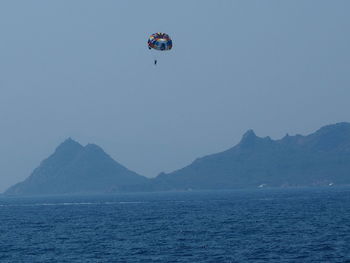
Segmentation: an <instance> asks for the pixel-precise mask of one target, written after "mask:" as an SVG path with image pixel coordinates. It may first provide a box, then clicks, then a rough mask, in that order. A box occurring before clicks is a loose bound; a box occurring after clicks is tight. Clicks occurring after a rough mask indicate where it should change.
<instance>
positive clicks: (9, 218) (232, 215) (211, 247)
mask: <svg viewBox="0 0 350 263" xmlns="http://www.w3.org/2000/svg"><path fill="white" fill-rule="evenodd" d="M0 262H2V263H3V262H11V263H16V262H70V263H71V262H84V263H86V262H350V188H333V187H329V188H317V189H316V188H312V189H285V190H268V189H262V190H254V191H215V192H209V191H208V192H195V191H193V192H176V193H175V192H172V193H148V194H118V195H105V196H73V197H72V196H70V197H69V196H63V197H62V196H61V197H40V198H38V197H36V198H34V197H26V198H15V197H12V198H9V197H1V198H0Z"/></svg>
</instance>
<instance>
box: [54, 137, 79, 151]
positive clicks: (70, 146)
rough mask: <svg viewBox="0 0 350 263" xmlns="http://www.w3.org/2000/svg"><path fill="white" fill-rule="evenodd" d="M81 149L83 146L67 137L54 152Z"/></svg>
mask: <svg viewBox="0 0 350 263" xmlns="http://www.w3.org/2000/svg"><path fill="white" fill-rule="evenodd" d="M81 149H83V146H82V145H81V144H80V143H78V142H77V141H75V140H73V139H72V138H71V137H69V138H67V139H66V140H65V141H64V142H62V143H61V144H60V145H59V146H58V147H57V148H56V152H59V151H66V150H68V151H71V150H81Z"/></svg>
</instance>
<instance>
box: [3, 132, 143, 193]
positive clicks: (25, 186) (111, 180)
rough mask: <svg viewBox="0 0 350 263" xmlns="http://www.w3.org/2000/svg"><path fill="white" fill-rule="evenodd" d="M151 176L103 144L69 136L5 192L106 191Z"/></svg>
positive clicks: (121, 187)
mask: <svg viewBox="0 0 350 263" xmlns="http://www.w3.org/2000/svg"><path fill="white" fill-rule="evenodd" d="M147 180H148V179H147V178H146V177H143V176H141V175H138V174H137V173H135V172H132V171H130V170H128V169H127V168H125V167H124V166H122V165H120V164H119V163H117V162H116V161H114V160H113V159H112V158H111V157H110V156H109V155H107V154H106V153H105V152H104V151H103V150H102V149H101V148H100V147H99V146H97V145H95V144H88V145H86V146H85V147H83V146H82V145H80V144H79V143H78V142H76V141H74V140H72V139H70V138H69V139H67V140H66V141H64V142H63V143H62V144H61V145H59V146H58V147H57V148H56V150H55V152H54V153H53V154H52V155H51V156H50V157H49V158H47V159H46V160H44V161H43V162H42V163H41V164H40V166H39V167H38V168H36V169H35V170H34V171H33V173H32V174H31V175H30V176H29V177H28V178H27V179H26V180H24V181H23V182H21V183H18V184H16V185H14V186H12V187H10V188H9V189H8V190H7V191H6V192H5V194H11V195H13V194H21V195H39V194H72V193H106V192H111V191H124V190H126V189H128V187H129V186H130V185H133V186H135V185H139V184H145V183H146V182H147Z"/></svg>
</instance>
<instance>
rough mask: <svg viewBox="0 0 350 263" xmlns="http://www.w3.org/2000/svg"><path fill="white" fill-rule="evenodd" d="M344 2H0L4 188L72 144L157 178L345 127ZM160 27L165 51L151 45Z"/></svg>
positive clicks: (0, 170)
mask: <svg viewBox="0 0 350 263" xmlns="http://www.w3.org/2000/svg"><path fill="white" fill-rule="evenodd" d="M349 9H350V3H349V1H346V0H338V1H324V0H319V1H310V0H306V1H231V0H227V1H226V0H222V1H207V0H200V1H199V0H198V1H195V0H193V1H183V0H182V1H173V2H166V1H151V2H150V1H140V0H139V1H112V0H106V1H102V2H98V1H90V0H77V1H67V0H63V1H45V0H35V1H9V0H5V1H1V3H0V32H1V41H0V72H1V74H0V120H1V136H0V145H1V146H2V147H1V148H0V156H1V157H2V158H0V174H1V180H0V190H1V191H2V190H5V189H6V188H7V187H9V186H10V185H12V184H14V183H17V182H19V181H21V180H23V179H24V178H25V177H27V176H28V175H29V174H30V172H31V171H32V170H33V169H34V168H35V167H36V166H37V165H38V164H39V163H40V161H41V160H42V159H43V158H45V157H47V156H48V155H49V154H50V153H51V152H52V151H53V149H54V148H55V147H56V146H57V145H58V144H59V143H61V142H62V141H63V140H65V139H66V138H67V137H73V138H74V139H76V140H78V141H79V142H81V143H82V144H86V143H88V142H91V143H96V144H98V145H100V146H101V147H102V148H103V149H105V150H106V152H108V153H110V154H111V155H112V157H113V158H114V159H116V160H117V161H119V162H120V163H122V164H124V165H126V166H127V167H128V168H130V169H132V170H135V171H136V172H138V173H140V174H143V175H146V176H155V175H157V174H158V173H159V172H161V171H165V172H170V171H172V170H175V169H178V168H180V167H183V166H185V165H187V164H189V163H190V162H191V161H192V160H194V159H195V158H197V157H200V156H203V155H206V154H210V153H214V152H218V151H221V150H224V149H227V148H229V147H231V146H233V145H235V144H236V143H237V142H238V141H239V140H240V138H241V136H242V134H243V133H244V132H245V131H246V130H248V129H250V128H252V129H254V130H255V132H256V133H257V135H258V136H262V137H264V136H267V135H269V136H272V138H275V139H277V138H281V137H282V136H284V135H285V134H286V133H290V134H296V133H301V134H307V133H310V132H313V131H315V130H316V129H318V128H319V127H321V126H324V125H326V124H331V123H336V122H341V121H350V119H349V114H348V112H350V104H349V102H348V98H349V96H350V94H349V89H348V87H349V84H350V79H349V76H350V74H349V68H350V67H349V63H350V57H349V51H348V47H349V46H350V43H349V38H350V36H349V34H348V29H349V26H350V18H349V15H348V10H349ZM157 31H164V32H167V33H169V34H170V36H171V37H172V38H173V40H174V48H173V50H172V52H169V53H167V55H165V56H164V57H160V58H159V64H158V66H157V67H154V66H153V57H152V55H150V54H149V50H148V49H147V38H148V36H149V35H150V34H152V33H154V32H157Z"/></svg>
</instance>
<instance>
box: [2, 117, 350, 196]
mask: <svg viewBox="0 0 350 263" xmlns="http://www.w3.org/2000/svg"><path fill="white" fill-rule="evenodd" d="M344 184H350V123H338V124H334V125H328V126H325V127H323V128H321V129H319V130H318V131H316V132H315V133H312V134H310V135H307V136H302V135H295V136H289V135H286V136H285V137H284V138H282V139H280V140H272V139H271V138H269V137H265V138H260V137H257V136H256V135H255V133H254V131H252V130H249V131H247V132H246V133H245V134H244V136H243V138H242V140H241V141H240V143H239V144H237V145H236V146H234V147H232V148H230V149H228V150H226V151H223V152H220V153H216V154H212V155H208V156H205V157H203V158H199V159H196V160H195V161H194V162H193V163H191V164H190V165H188V166H186V167H184V168H182V169H180V170H177V171H174V172H172V173H168V174H165V173H161V174H160V175H158V176H157V177H156V178H153V179H146V178H145V177H143V176H140V175H138V174H136V173H135V172H132V171H130V170H128V169H126V168H125V167H124V166H122V165H120V164H118V163H117V162H115V161H114V160H113V159H111V157H110V156H108V155H107V154H106V153H105V152H104V151H103V150H102V149H101V148H100V147H98V146H96V145H93V144H88V145H87V146H85V147H83V146H81V145H80V144H79V143H77V142H75V141H73V140H72V139H68V140H66V141H65V142H64V143H62V144H61V145H60V146H59V147H58V148H57V149H56V151H55V153H54V154H53V155H51V156H50V157H49V158H48V159H46V160H44V161H43V162H42V163H41V165H40V166H39V167H38V168H37V169H35V170H34V171H33V173H32V174H31V176H30V177H28V178H27V179H26V180H25V181H23V182H22V183H19V184H16V185H14V186H12V187H11V188H9V189H8V190H7V191H6V192H5V193H6V194H66V193H106V192H118V191H167V190H188V189H194V190H196V189H239V188H257V187H291V186H325V185H344Z"/></svg>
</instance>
